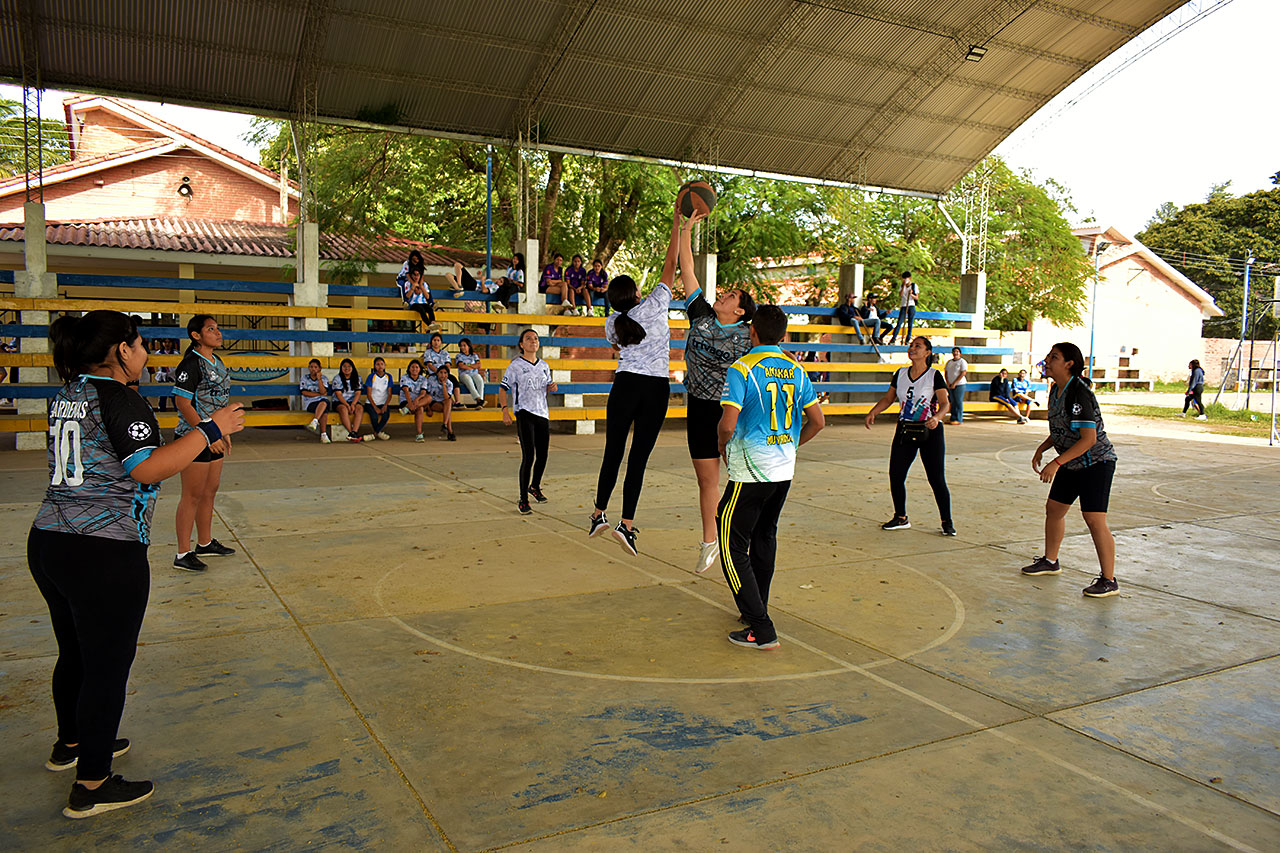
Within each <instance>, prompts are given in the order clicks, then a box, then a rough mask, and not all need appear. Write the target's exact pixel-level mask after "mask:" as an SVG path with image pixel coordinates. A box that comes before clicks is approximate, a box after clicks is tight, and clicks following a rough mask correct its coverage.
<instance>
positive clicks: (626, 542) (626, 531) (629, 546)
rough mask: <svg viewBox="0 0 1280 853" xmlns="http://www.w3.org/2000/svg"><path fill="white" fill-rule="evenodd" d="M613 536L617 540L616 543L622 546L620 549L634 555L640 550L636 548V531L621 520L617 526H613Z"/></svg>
mask: <svg viewBox="0 0 1280 853" xmlns="http://www.w3.org/2000/svg"><path fill="white" fill-rule="evenodd" d="M613 538H614V539H617V540H618V544H619V545H621V546H622V550H623V551H626V552H627V553H628V554H630V555H631V556H633V557H634V556H635V555H636V554H639V553H640V552H639V551H637V550H636V531H635V528H634V527H627V526H626V525H625V524H623V523H622V522H621V521H619V522H618V526H617V527H615V528H613Z"/></svg>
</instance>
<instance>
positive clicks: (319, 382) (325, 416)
mask: <svg viewBox="0 0 1280 853" xmlns="http://www.w3.org/2000/svg"><path fill="white" fill-rule="evenodd" d="M298 391H299V392H301V394H302V405H303V407H304V408H306V410H307V411H308V412H310V413H311V415H312V418H311V423H309V424H307V429H309V430H311V431H312V432H318V433H320V443H321V444H328V443H329V442H330V439H329V384H328V383H327V382H325V379H324V374H323V373H321V372H320V359H318V358H313V359H311V361H310V362H308V363H307V375H306V376H304V377H302V379H301V380H300V381H299V382H298Z"/></svg>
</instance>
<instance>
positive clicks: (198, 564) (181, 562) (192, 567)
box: [173, 551, 209, 572]
mask: <svg viewBox="0 0 1280 853" xmlns="http://www.w3.org/2000/svg"><path fill="white" fill-rule="evenodd" d="M173 567H174V568H175V569H182V570H183V571H184V572H203V571H204V570H205V569H207V568H209V566H208V564H207V563H205V561H204V560H202V559H200V558H199V557H197V556H196V554H195V552H194V551H188V552H187V553H185V554H183V555H182V556H179V557H174V558H173Z"/></svg>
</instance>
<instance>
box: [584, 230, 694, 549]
mask: <svg viewBox="0 0 1280 853" xmlns="http://www.w3.org/2000/svg"><path fill="white" fill-rule="evenodd" d="M705 217H706V214H702V215H701V216H699V215H697V214H694V216H693V217H692V218H690V219H685V218H684V217H682V216H681V215H680V207H679V205H678V204H677V205H675V206H674V209H673V215H672V220H671V239H670V241H669V242H668V244H667V257H666V260H665V261H664V262H663V265H662V278H661V279H660V280H659V282H658V286H657V287H655V288H654V289H653V292H651V293H650V294H649V295H648V296H646V297H645V298H644V299H641V298H640V292H639V288H637V287H636V283H635V281H634V280H633V279H632V278H631V276H627V275H620V276H617V277H615V278H614V279H613V280H612V281H610V282H609V305H610V306H611V307H612V308H613V313H612V314H610V315H609V317H608V319H607V320H605V325H604V333H605V337H606V338H608V340H609V343H611V344H613V345H614V347H615V348H616V349H617V350H618V369H617V372H616V373H615V374H614V378H613V387H612V388H610V389H609V403H608V408H607V415H606V421H605V440H604V458H603V459H601V460H600V477H599V480H598V482H597V484H596V506H595V511H594V512H592V513H591V518H590V530H589V532H588V534H587V535H588V536H599V535H600V534H602V533H604V532H605V531H606V530H608V529H609V521H608V519H607V518H605V514H604V513H605V509H607V508H608V506H609V497H610V495H612V494H613V487H614V485H616V484H617V482H618V469H619V468H620V467H621V466H622V455H623V453H624V451H626V447H627V435H628V434H630V433H631V428H632V427H633V426H634V427H635V434H634V435H633V436H632V438H631V453H630V455H629V456H628V457H627V476H626V479H625V480H623V483H622V520H621V521H619V522H618V526H617V527H615V528H613V537H614V538H615V539H616V540H618V544H619V545H621V546H622V550H624V551H626V552H627V553H628V554H630V555H632V556H635V554H636V553H637V552H636V531H635V526H634V524H633V521H634V519H635V514H636V507H637V506H638V505H639V503H640V490H641V489H642V488H643V486H644V470H645V466H646V465H648V464H649V454H650V453H651V452H653V445H654V444H655V443H656V442H657V440H658V433H659V432H661V431H662V423H663V421H665V420H666V418H667V402H668V400H669V399H670V397H671V378H670V377H671V328H670V326H669V325H668V324H667V311H668V310H669V309H670V307H671V284H670V282H671V281H673V280H674V278H675V273H676V261H677V259H678V254H679V247H680V241H681V240H684V241H686V242H688V241H689V239H690V231H691V229H692V228H693V226H694V224H695V223H697V222H698V221H700V220H702V219H704V218H705Z"/></svg>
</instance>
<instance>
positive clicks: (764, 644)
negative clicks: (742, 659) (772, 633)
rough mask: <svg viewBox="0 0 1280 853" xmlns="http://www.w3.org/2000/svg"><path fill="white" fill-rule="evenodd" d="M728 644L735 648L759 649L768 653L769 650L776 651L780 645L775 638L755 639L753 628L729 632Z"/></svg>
mask: <svg viewBox="0 0 1280 853" xmlns="http://www.w3.org/2000/svg"><path fill="white" fill-rule="evenodd" d="M729 642H731V643H733V644H734V645H735V646H742V647H743V648H748V649H760V650H761V651H769V650H770V649H776V648H778V646H781V645H782V643H779V642H778V638H777V637H774V638H773V639H772V640H759V639H757V638H756V632H755V629H753V628H744V629H743V630H741V631H730V632H729Z"/></svg>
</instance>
